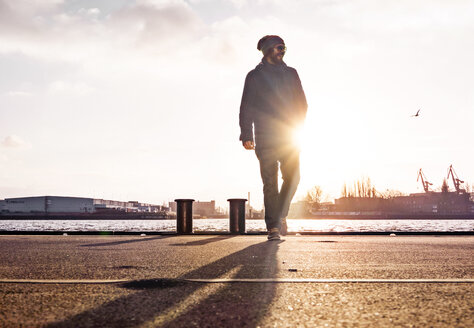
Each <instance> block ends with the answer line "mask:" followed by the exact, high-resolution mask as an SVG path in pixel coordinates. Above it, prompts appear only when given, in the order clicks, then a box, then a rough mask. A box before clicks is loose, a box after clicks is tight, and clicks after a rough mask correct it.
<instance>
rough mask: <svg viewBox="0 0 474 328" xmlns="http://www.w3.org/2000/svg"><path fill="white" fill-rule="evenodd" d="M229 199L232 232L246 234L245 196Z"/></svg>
mask: <svg viewBox="0 0 474 328" xmlns="http://www.w3.org/2000/svg"><path fill="white" fill-rule="evenodd" d="M228 201H229V228H230V229H229V230H230V233H231V234H241V235H243V234H245V202H246V201H247V200H246V199H245V198H231V199H228Z"/></svg>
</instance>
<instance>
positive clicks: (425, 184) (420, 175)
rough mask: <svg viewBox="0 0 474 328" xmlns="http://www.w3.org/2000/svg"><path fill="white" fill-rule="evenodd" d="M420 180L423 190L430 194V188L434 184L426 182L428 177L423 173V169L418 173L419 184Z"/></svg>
mask: <svg viewBox="0 0 474 328" xmlns="http://www.w3.org/2000/svg"><path fill="white" fill-rule="evenodd" d="M420 179H421V184H422V185H423V189H424V190H425V192H430V190H429V188H430V186H432V185H433V184H432V183H431V182H428V180H426V176H425V174H424V173H423V170H422V169H420V170H419V171H418V177H417V178H416V181H417V182H418V180H420Z"/></svg>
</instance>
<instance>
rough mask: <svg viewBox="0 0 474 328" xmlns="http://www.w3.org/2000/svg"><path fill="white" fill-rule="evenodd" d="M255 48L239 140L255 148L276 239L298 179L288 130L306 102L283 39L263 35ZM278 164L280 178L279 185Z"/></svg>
mask: <svg viewBox="0 0 474 328" xmlns="http://www.w3.org/2000/svg"><path fill="white" fill-rule="evenodd" d="M257 49H258V50H260V51H262V53H263V59H262V61H261V63H260V64H258V65H257V67H255V69H253V70H252V71H250V72H249V73H248V74H247V77H246V79H245V86H244V92H243V95H242V103H241V105H240V116H239V120H240V129H241V134H240V140H241V141H242V144H243V146H244V148H245V149H248V150H252V149H255V153H256V155H257V158H258V160H259V161H260V174H261V176H262V181H263V198H264V205H265V223H266V226H267V230H268V239H269V240H279V239H280V233H281V234H282V235H285V234H286V230H287V226H286V216H287V215H288V210H289V207H290V203H291V200H292V198H293V196H294V194H295V192H296V188H297V187H298V183H299V180H300V167H299V166H300V165H299V149H298V147H297V146H296V145H295V143H294V138H293V134H294V131H295V129H296V128H297V127H298V126H299V125H301V123H302V122H303V120H304V118H305V116H306V110H307V107H308V105H307V103H306V97H305V94H304V91H303V88H302V86H301V81H300V79H299V76H298V73H297V72H296V70H295V69H294V68H291V67H288V66H287V65H286V64H285V63H284V62H283V56H284V55H285V52H286V46H285V42H284V41H283V39H282V38H280V37H279V36H276V35H267V36H264V37H263V38H261V39H260V40H259V41H258V45H257ZM254 127H255V141H254V129H253V128H254ZM278 164H280V169H281V174H282V178H283V184H282V186H281V189H280V190H278Z"/></svg>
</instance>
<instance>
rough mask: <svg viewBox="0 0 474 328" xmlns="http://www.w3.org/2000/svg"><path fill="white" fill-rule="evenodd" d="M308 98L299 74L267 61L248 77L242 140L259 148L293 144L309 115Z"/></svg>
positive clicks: (241, 116)
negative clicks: (297, 127)
mask: <svg viewBox="0 0 474 328" xmlns="http://www.w3.org/2000/svg"><path fill="white" fill-rule="evenodd" d="M307 107H308V105H307V103H306V97H305V94H304V91H303V88H302V86H301V81H300V78H299V76H298V73H297V72H296V70H295V69H294V68H292V67H288V66H287V65H286V64H285V63H282V64H281V65H272V64H269V63H268V62H266V60H265V59H263V60H262V62H261V63H260V64H259V65H257V67H255V69H253V70H252V71H250V72H249V73H248V74H247V77H246V79H245V86H244V92H243V95H242V102H241V105H240V116H239V121H240V129H241V134H240V140H242V141H243V142H244V141H249V140H250V141H253V140H254V138H253V126H255V143H256V148H257V150H258V149H263V148H267V147H278V146H282V145H284V144H285V143H288V142H291V138H292V136H291V135H292V131H293V130H294V128H295V127H296V126H298V125H299V124H301V123H302V122H303V120H304V118H305V116H306V111H307Z"/></svg>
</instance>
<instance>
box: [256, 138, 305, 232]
mask: <svg viewBox="0 0 474 328" xmlns="http://www.w3.org/2000/svg"><path fill="white" fill-rule="evenodd" d="M256 154H257V157H258V159H259V161H260V174H261V176H262V181H263V203H264V205H265V223H266V225H267V229H268V230H270V229H271V228H278V229H280V228H281V218H284V217H286V216H287V215H288V210H289V209H290V203H291V200H292V199H293V196H294V195H295V192H296V189H297V187H298V183H299V182H300V153H299V149H298V148H296V147H294V146H279V147H271V148H264V149H257V151H256ZM278 164H280V170H281V175H282V179H283V184H282V186H281V190H278Z"/></svg>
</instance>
